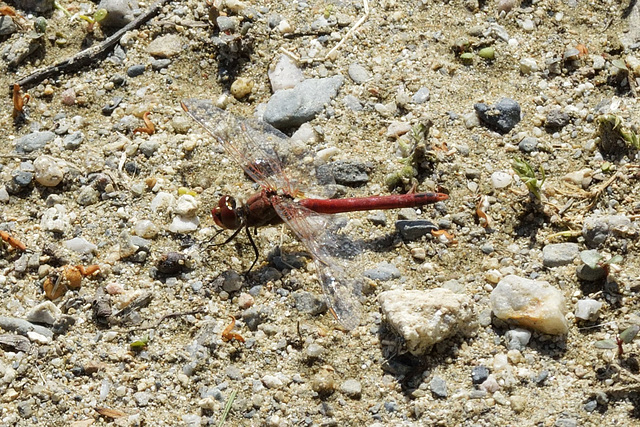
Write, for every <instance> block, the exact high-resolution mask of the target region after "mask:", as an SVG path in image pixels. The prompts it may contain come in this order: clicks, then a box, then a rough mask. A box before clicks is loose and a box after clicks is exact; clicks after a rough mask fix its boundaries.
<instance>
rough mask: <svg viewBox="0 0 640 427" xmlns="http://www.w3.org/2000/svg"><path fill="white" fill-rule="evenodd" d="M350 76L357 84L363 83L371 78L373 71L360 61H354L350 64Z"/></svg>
mask: <svg viewBox="0 0 640 427" xmlns="http://www.w3.org/2000/svg"><path fill="white" fill-rule="evenodd" d="M348 73H349V77H350V78H351V80H353V82H354V83H356V84H359V85H360V84H363V83H365V82H367V81H368V80H370V79H371V73H369V71H368V70H367V69H366V68H365V67H363V66H362V65H360V64H358V63H353V64H351V65H349V70H348Z"/></svg>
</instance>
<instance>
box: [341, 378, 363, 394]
mask: <svg viewBox="0 0 640 427" xmlns="http://www.w3.org/2000/svg"><path fill="white" fill-rule="evenodd" d="M340 392H341V393H342V394H344V395H346V396H349V397H350V398H352V399H360V396H362V384H361V383H360V381H358V380H356V379H354V378H349V379H347V380H345V381H344V382H343V383H342V384H340Z"/></svg>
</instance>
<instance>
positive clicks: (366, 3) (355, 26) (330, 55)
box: [324, 0, 369, 61]
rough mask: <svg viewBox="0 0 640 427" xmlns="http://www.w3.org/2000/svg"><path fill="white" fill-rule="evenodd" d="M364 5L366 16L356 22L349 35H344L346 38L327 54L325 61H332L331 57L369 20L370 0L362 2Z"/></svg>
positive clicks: (348, 32)
mask: <svg viewBox="0 0 640 427" xmlns="http://www.w3.org/2000/svg"><path fill="white" fill-rule="evenodd" d="M362 5H363V7H364V15H362V18H360V19H358V22H356V23H355V24H354V25H353V27H351V28H349V31H347V34H345V35H344V37H343V38H342V40H340V42H339V43H338V44H337V45H335V46H334V47H333V49H331V50H330V51H329V53H327V54H326V55H325V57H324V61H326V60H328V59H331V57H332V56H333V54H334V53H335V52H336V51H337V50H338V49H340V47H341V46H342V45H343V44H344V43H345V42H346V41H347V40H348V39H349V37H351V35H352V34H353V33H354V32H355V31H356V30H357V29H358V27H359V26H360V25H362V24H363V23H364V21H366V20H367V19H368V18H369V1H368V0H362Z"/></svg>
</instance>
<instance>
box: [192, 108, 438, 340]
mask: <svg viewBox="0 0 640 427" xmlns="http://www.w3.org/2000/svg"><path fill="white" fill-rule="evenodd" d="M181 105H182V108H183V109H184V111H185V112H186V113H187V114H188V115H189V116H191V118H193V119H194V120H195V121H196V122H197V123H198V124H200V125H201V126H202V128H204V130H206V131H207V132H208V133H209V134H210V135H211V136H212V137H213V138H214V140H216V141H217V142H218V143H219V144H220V145H221V146H222V147H223V148H224V151H225V152H226V154H227V156H228V157H229V158H231V159H232V160H234V161H235V162H236V163H237V164H238V165H239V166H240V167H241V168H242V169H243V170H244V172H245V173H246V175H248V176H249V177H250V178H251V179H253V181H255V182H256V183H257V184H258V185H259V186H260V190H259V191H258V192H257V193H255V194H253V195H252V196H250V197H249V198H248V199H247V201H246V202H245V203H244V204H238V203H237V202H236V199H235V198H234V197H232V196H230V195H224V196H222V197H221V198H220V200H219V202H218V205H217V206H215V207H214V208H213V209H212V211H211V213H212V216H213V220H214V222H215V223H216V225H218V227H221V228H222V229H227V230H234V233H233V234H232V235H231V237H230V238H229V239H228V240H227V242H229V241H231V240H232V239H233V238H235V236H236V235H237V234H238V233H239V232H240V231H242V230H246V233H247V236H248V237H249V240H250V241H251V244H252V245H253V248H254V251H255V253H256V260H257V258H258V250H257V247H256V246H255V244H254V243H253V240H252V238H251V232H250V229H254V230H255V229H257V228H258V227H262V226H268V225H278V224H282V223H285V224H286V225H287V226H288V227H289V228H290V229H291V230H292V231H293V233H294V234H295V236H296V237H297V238H298V240H300V241H301V242H302V243H303V245H304V246H305V247H306V249H307V251H308V252H309V254H310V255H311V258H312V259H313V261H314V263H315V266H316V274H317V276H318V279H319V281H320V283H321V286H322V289H323V292H324V295H325V297H326V300H327V306H328V308H329V310H330V311H331V313H332V314H333V316H334V317H335V318H336V319H337V320H338V321H339V322H340V324H341V325H342V326H343V327H344V328H345V329H346V330H352V329H354V328H356V327H357V326H358V325H359V324H360V312H361V303H360V297H361V292H362V284H363V279H362V273H361V272H360V271H358V269H357V268H354V266H353V265H352V264H353V263H352V262H350V258H351V257H353V255H354V254H356V253H358V252H359V251H360V248H358V244H357V243H355V242H353V241H352V240H349V239H345V236H343V235H342V234H341V231H340V230H341V226H340V224H341V223H340V222H339V221H336V219H335V217H336V215H332V214H337V213H345V212H354V211H368V210H379V209H397V208H403V207H419V206H424V205H427V204H430V203H436V202H439V201H444V200H447V198H448V195H447V194H444V193H408V194H390V195H383V196H369V197H349V198H335V199H331V198H314V197H310V194H314V191H318V190H317V189H315V190H314V189H313V187H312V186H311V184H310V183H309V182H308V181H310V177H312V176H314V173H313V170H314V168H315V167H316V166H317V165H316V163H314V162H313V161H312V160H311V159H310V156H309V155H308V153H307V151H308V150H307V149H306V147H301V146H299V144H297V143H296V142H294V141H292V140H291V139H290V138H289V137H287V136H286V135H285V134H284V133H282V132H280V131H279V130H277V129H275V128H274V127H272V126H271V125H269V124H267V123H265V122H262V121H259V120H252V119H246V118H241V117H237V116H235V115H233V114H231V113H229V112H227V111H225V110H222V109H220V108H217V107H216V106H215V105H214V104H213V102H212V101H210V100H203V99H185V100H183V101H182V102H181ZM285 165H289V167H285ZM305 181H306V182H305ZM320 194H322V191H320ZM256 260H254V263H253V264H252V266H251V267H253V265H255V262H256ZM249 270H251V269H249Z"/></svg>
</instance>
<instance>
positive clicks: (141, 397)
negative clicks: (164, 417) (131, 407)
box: [133, 391, 153, 407]
mask: <svg viewBox="0 0 640 427" xmlns="http://www.w3.org/2000/svg"><path fill="white" fill-rule="evenodd" d="M152 397H153V395H152V394H151V393H148V392H146V391H139V392H137V393H133V400H135V402H136V405H138V406H140V407H145V406H149V401H151V398H152Z"/></svg>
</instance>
